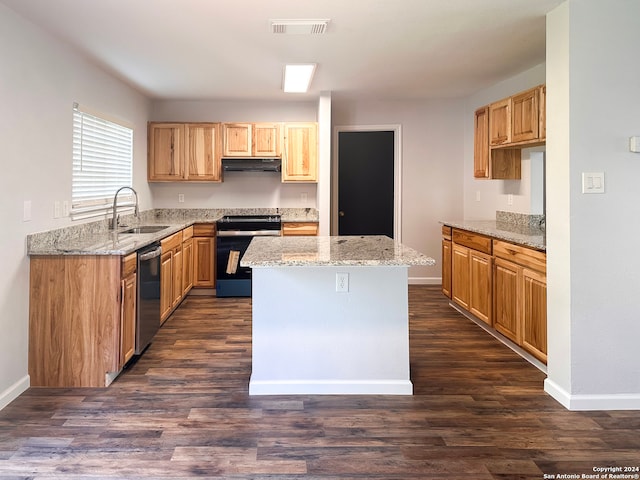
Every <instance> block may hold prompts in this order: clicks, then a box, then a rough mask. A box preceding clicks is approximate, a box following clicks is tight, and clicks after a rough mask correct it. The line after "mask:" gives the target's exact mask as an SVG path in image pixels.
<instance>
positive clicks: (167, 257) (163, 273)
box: [160, 251, 173, 322]
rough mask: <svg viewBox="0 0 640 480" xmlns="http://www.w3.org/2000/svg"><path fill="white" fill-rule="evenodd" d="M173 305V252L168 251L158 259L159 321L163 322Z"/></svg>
mask: <svg viewBox="0 0 640 480" xmlns="http://www.w3.org/2000/svg"><path fill="white" fill-rule="evenodd" d="M172 305H173V252H171V251H168V252H165V253H163V254H162V257H161V258H160V320H161V321H162V322H164V321H165V320H166V319H167V317H168V316H169V314H170V313H171V307H172Z"/></svg>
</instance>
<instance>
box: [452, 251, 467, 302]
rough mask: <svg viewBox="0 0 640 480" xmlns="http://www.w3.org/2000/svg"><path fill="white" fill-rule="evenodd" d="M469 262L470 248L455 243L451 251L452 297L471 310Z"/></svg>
mask: <svg viewBox="0 0 640 480" xmlns="http://www.w3.org/2000/svg"><path fill="white" fill-rule="evenodd" d="M469 262H470V260H469V249H468V248H467V247H463V246H461V245H456V244H455V243H454V244H453V245H452V251H451V298H452V300H453V301H455V302H456V303H457V304H459V305H460V306H461V307H462V308H464V309H465V310H469V298H470V295H471V293H470V292H471V278H470V276H469V265H470V263H469Z"/></svg>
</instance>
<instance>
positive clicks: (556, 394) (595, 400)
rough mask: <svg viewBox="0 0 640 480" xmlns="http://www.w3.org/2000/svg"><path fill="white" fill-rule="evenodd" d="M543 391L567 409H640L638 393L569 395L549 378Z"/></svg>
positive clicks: (639, 395)
mask: <svg viewBox="0 0 640 480" xmlns="http://www.w3.org/2000/svg"><path fill="white" fill-rule="evenodd" d="M544 391H545V392H547V393H548V394H549V395H551V396H552V397H553V398H554V399H555V400H557V401H558V402H559V403H560V404H562V405H563V406H564V407H565V408H566V409H568V410H576V411H577V410H582V411H585V410H640V394H638V393H612V394H589V395H571V394H570V393H569V392H567V391H566V390H564V389H563V388H562V387H560V386H559V385H558V384H557V383H555V382H554V381H553V380H550V379H549V378H547V379H546V380H545V381H544Z"/></svg>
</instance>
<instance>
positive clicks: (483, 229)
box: [440, 220, 547, 251]
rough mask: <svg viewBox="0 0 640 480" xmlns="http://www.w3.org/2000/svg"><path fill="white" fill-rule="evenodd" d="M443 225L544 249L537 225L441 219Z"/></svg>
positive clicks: (541, 232)
mask: <svg viewBox="0 0 640 480" xmlns="http://www.w3.org/2000/svg"><path fill="white" fill-rule="evenodd" d="M440 223H442V224H443V225H446V226H448V227H453V228H459V229H462V230H467V231H469V232H474V233H481V234H484V235H488V236H490V237H493V238H497V239H498V240H504V241H506V242H511V243H515V244H517V245H522V246H525V247H531V248H535V249H537V250H542V251H546V249H547V245H546V235H545V231H544V230H543V229H541V228H539V227H535V226H530V225H518V224H514V223H509V222H501V221H496V220H456V221H442V222H440Z"/></svg>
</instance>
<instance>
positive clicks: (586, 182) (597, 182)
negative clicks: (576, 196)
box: [582, 172, 604, 193]
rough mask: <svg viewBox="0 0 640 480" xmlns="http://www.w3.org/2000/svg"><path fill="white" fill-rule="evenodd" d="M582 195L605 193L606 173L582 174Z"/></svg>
mask: <svg viewBox="0 0 640 480" xmlns="http://www.w3.org/2000/svg"><path fill="white" fill-rule="evenodd" d="M582 193H604V172H582Z"/></svg>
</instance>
